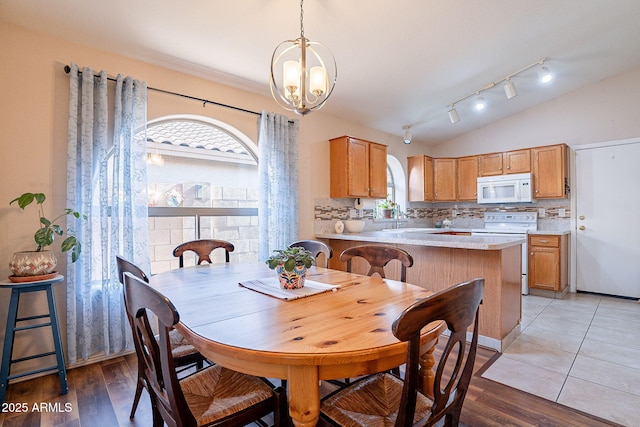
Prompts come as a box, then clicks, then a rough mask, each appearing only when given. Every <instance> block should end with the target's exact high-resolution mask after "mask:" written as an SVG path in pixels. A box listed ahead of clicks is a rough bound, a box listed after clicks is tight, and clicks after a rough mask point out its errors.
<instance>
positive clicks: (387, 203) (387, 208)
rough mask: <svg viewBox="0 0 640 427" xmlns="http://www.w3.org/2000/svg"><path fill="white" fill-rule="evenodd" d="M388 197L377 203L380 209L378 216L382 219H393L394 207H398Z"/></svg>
mask: <svg viewBox="0 0 640 427" xmlns="http://www.w3.org/2000/svg"><path fill="white" fill-rule="evenodd" d="M389 197H390V196H389V195H387V198H386V199H384V200H383V201H381V202H379V203H378V209H380V214H381V216H382V218H393V215H394V213H395V210H396V207H397V206H398V205H397V204H396V203H395V202H394V201H393V200H391V199H390V198H389Z"/></svg>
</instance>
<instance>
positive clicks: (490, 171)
mask: <svg viewBox="0 0 640 427" xmlns="http://www.w3.org/2000/svg"><path fill="white" fill-rule="evenodd" d="M526 172H531V150H530V149H528V148H527V149H524V150H513V151H507V152H504V153H490V154H483V155H481V156H478V176H492V175H504V174H510V173H526Z"/></svg>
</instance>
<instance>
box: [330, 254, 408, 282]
mask: <svg viewBox="0 0 640 427" xmlns="http://www.w3.org/2000/svg"><path fill="white" fill-rule="evenodd" d="M354 257H361V258H364V259H365V260H366V261H367V262H368V263H369V266H370V268H369V272H368V273H367V276H372V275H374V274H375V273H378V274H379V275H380V277H382V278H383V279H384V278H385V274H384V266H385V265H387V264H388V263H389V261H392V260H394V259H395V260H398V261H400V263H401V270H400V281H401V282H406V281H407V268H409V267H411V266H412V265H413V257H412V256H411V254H410V253H409V252H407V251H405V250H404V249H400V248H396V247H393V246H384V245H361V246H354V247H352V248H347V249H345V250H344V251H342V253H341V254H340V261H342V262H346V263H347V271H348V272H351V261H352V259H353V258H354Z"/></svg>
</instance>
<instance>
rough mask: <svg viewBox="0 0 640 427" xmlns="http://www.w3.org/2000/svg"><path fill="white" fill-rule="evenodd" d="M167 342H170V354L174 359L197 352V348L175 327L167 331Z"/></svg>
mask: <svg viewBox="0 0 640 427" xmlns="http://www.w3.org/2000/svg"><path fill="white" fill-rule="evenodd" d="M169 342H170V343H171V355H172V356H173V358H174V359H180V358H183V357H185V356H189V355H192V354H196V353H198V350H196V348H195V347H194V346H193V345H192V344H191V343H190V342H189V341H188V340H187V339H186V338H185V337H183V336H182V334H180V332H178V331H176V330H175V329H172V330H171V331H170V332H169Z"/></svg>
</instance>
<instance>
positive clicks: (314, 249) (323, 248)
mask: <svg viewBox="0 0 640 427" xmlns="http://www.w3.org/2000/svg"><path fill="white" fill-rule="evenodd" d="M289 247H290V248H293V247H302V248H305V249H306V250H308V251H310V252H311V253H312V254H313V257H314V258H315V259H316V260H315V261H314V263H313V264H314V265H317V258H318V257H319V256H320V254H323V255H324V265H323V266H322V267H324V268H329V259H330V258H331V257H333V249H331V246H329V245H327V244H326V243H324V242H320V241H318V240H298V241H295V242H293V243H291V244H290V245H289Z"/></svg>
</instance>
